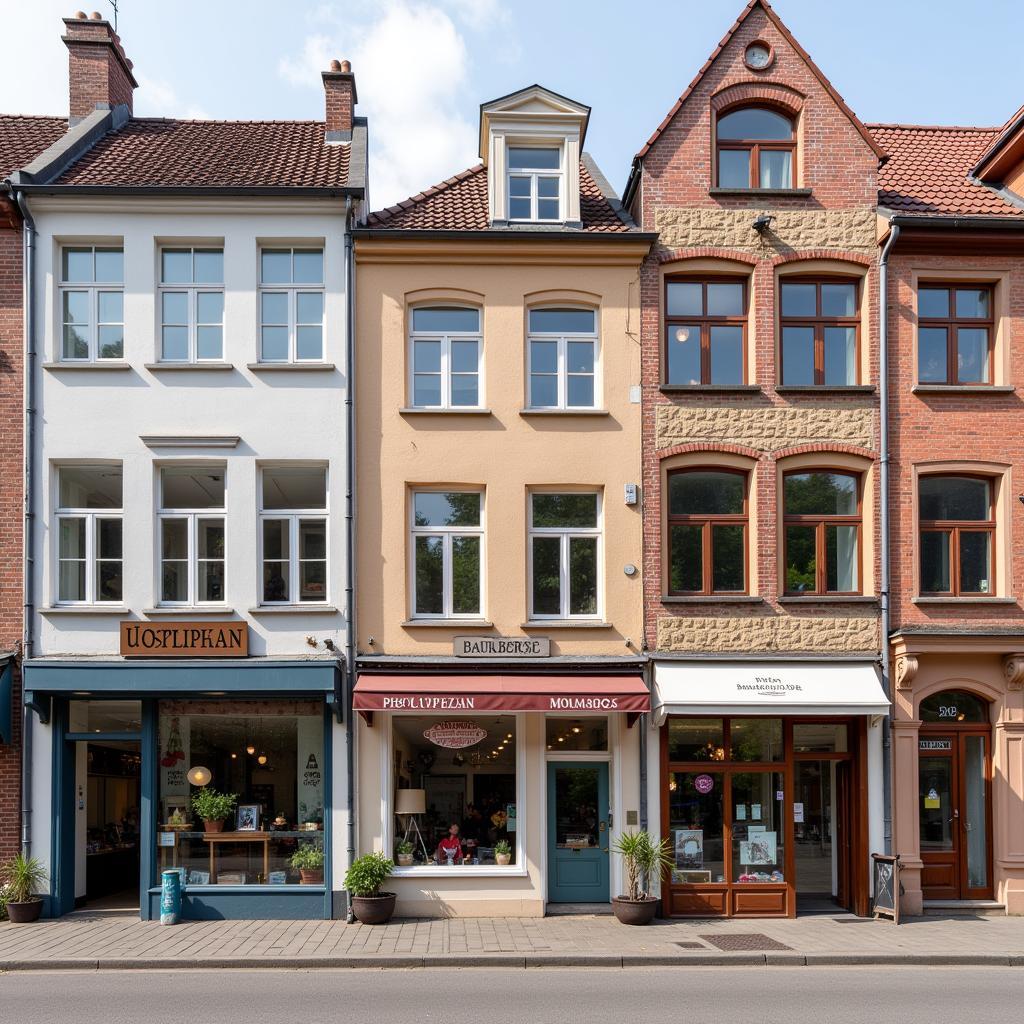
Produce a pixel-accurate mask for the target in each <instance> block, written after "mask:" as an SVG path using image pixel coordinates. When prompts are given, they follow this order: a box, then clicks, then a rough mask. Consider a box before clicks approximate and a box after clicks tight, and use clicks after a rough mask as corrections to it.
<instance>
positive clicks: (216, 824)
mask: <svg viewBox="0 0 1024 1024" xmlns="http://www.w3.org/2000/svg"><path fill="white" fill-rule="evenodd" d="M203 829H204V830H205V831H207V832H223V831H224V822H223V821H204V822H203Z"/></svg>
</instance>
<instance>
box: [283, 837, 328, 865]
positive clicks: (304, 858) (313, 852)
mask: <svg viewBox="0 0 1024 1024" xmlns="http://www.w3.org/2000/svg"><path fill="white" fill-rule="evenodd" d="M289 863H290V864H291V866H292V867H293V868H295V869H296V870H297V871H300V870H302V871H322V870H323V867H324V851H323V847H322V846H319V845H317V844H314V843H307V844H305V845H304V846H300V847H299V848H298V849H297V850H296V851H295V852H294V853H293V854H292V859H291V860H290V861H289Z"/></svg>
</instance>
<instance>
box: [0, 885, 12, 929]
mask: <svg viewBox="0 0 1024 1024" xmlns="http://www.w3.org/2000/svg"><path fill="white" fill-rule="evenodd" d="M9 899H10V896H8V895H7V886H6V885H0V921H6V920H7V901H8V900H9Z"/></svg>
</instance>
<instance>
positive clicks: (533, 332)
mask: <svg viewBox="0 0 1024 1024" xmlns="http://www.w3.org/2000/svg"><path fill="white" fill-rule="evenodd" d="M528 316H529V337H528V339H527V351H528V360H529V382H530V384H529V389H530V394H529V407H530V408H531V409H593V408H594V407H595V403H596V394H597V387H596V379H597V375H596V365H597V313H596V312H595V311H594V310H592V309H556V308H538V309H531V310H530V311H529V314H528Z"/></svg>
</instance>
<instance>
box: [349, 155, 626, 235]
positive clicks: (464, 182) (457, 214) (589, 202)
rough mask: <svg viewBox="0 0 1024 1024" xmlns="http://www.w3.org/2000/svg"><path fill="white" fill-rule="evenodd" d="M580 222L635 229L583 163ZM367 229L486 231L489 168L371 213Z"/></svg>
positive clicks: (591, 227) (599, 228)
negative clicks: (617, 209)
mask: <svg viewBox="0 0 1024 1024" xmlns="http://www.w3.org/2000/svg"><path fill="white" fill-rule="evenodd" d="M580 219H581V220H582V222H583V230H584V231H587V232H606V233H607V232H611V233H619V232H624V231H632V230H635V227H634V226H633V225H632V223H630V222H628V221H626V220H623V218H622V217H620V215H619V214H618V213H617V212H616V210H615V208H614V207H613V206H612V205H611V203H610V202H609V200H608V198H607V197H606V195H605V194H604V193H603V192H602V191H601V188H600V186H599V185H598V183H597V181H595V179H594V176H593V175H592V174H591V173H590V170H589V168H588V167H587V165H586V163H584V162H581V163H580ZM367 227H370V228H393V229H395V230H396V231H397V230H405V231H408V230H416V231H487V230H488V229H489V228H490V222H489V220H488V212H487V169H486V168H485V167H484V165H483V164H477V165H476V166H475V167H470V168H469V169H468V170H465V171H461V172H460V173H459V174H456V175H454V177H451V178H446V179H445V180H444V181H442V182H440V184H437V185H433V186H431V187H430V188H428V189H424V190H423V191H422V192H419V193H417V194H416V195H414V196H411V197H410V198H408V199H405V200H403V201H402V202H400V203H397V204H396V205H394V206H389V207H387V209H384V210H378V211H377V212H376V213H371V214H370V216H369V218H368V220H367ZM552 227H555V225H552Z"/></svg>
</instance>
